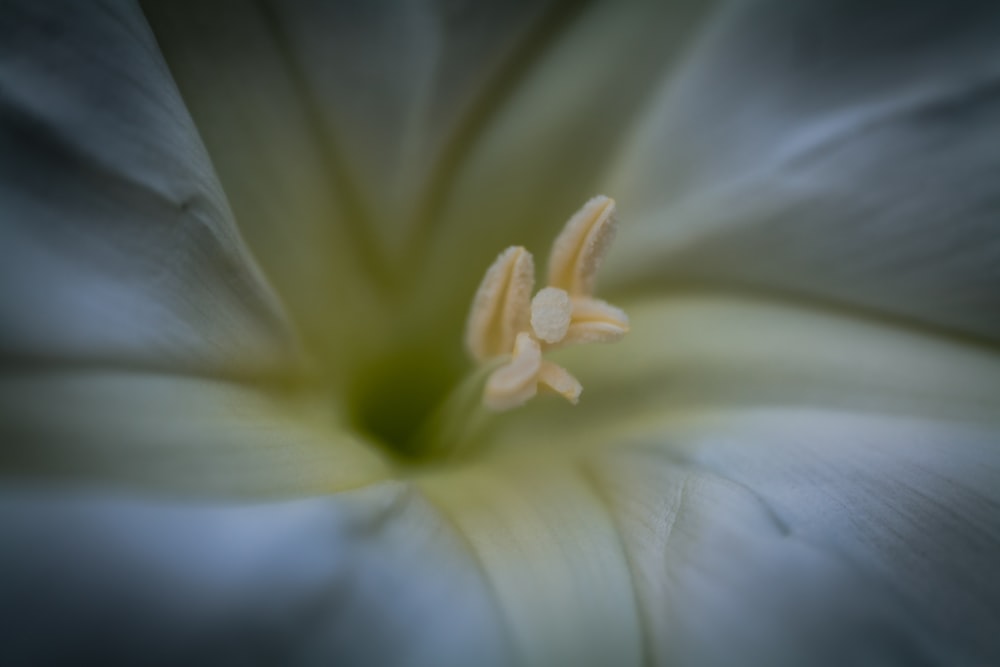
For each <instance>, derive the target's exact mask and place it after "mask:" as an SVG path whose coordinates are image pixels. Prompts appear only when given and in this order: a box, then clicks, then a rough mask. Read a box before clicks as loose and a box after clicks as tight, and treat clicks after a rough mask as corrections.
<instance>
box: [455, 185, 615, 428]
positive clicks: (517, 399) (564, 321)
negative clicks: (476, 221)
mask: <svg viewBox="0 0 1000 667" xmlns="http://www.w3.org/2000/svg"><path fill="white" fill-rule="evenodd" d="M616 227H617V220H616V218H615V202H614V200H612V199H610V198H608V197H605V196H597V197H594V198H593V199H591V200H590V201H588V202H587V203H586V204H584V205H583V207H582V208H581V209H580V210H579V211H577V212H576V213H575V214H574V215H573V217H571V218H570V219H569V222H567V223H566V226H565V227H564V228H563V230H562V232H561V233H560V234H559V236H558V237H557V238H556V240H555V242H554V243H553V244H552V251H551V253H550V254H549V261H548V267H547V269H548V274H547V275H548V277H547V283H548V284H547V285H546V286H545V287H543V288H542V289H540V290H538V292H537V293H535V294H534V296H532V293H533V292H534V288H535V264H534V258H533V257H532V255H531V253H530V252H528V251H527V250H526V249H525V248H522V247H520V246H512V247H510V248H507V249H506V250H504V251H503V252H502V253H500V255H499V256H498V257H497V259H496V261H494V262H493V264H492V265H491V266H490V268H489V269H487V271H486V275H485V276H484V277H483V281H482V283H480V285H479V289H478V290H477V292H476V296H475V298H474V299H473V302H472V309H471V310H470V312H469V319H468V324H467V326H466V334H465V345H466V349H467V351H468V353H469V355H470V356H471V357H472V359H473V360H474V361H475V362H476V363H477V364H480V365H484V364H486V363H491V362H493V361H494V360H496V359H498V358H500V357H506V358H507V360H506V362H505V363H503V364H502V365H500V366H499V367H498V368H496V370H494V371H493V372H492V373H491V374H490V376H489V378H488V379H487V380H486V386H485V389H484V390H483V403H484V404H485V405H486V407H488V408H490V409H493V410H497V411H502V410H509V409H511V408H515V407H518V406H520V405H523V404H524V403H526V402H528V401H529V400H531V399H532V398H533V397H534V396H535V395H536V394H537V393H538V392H539V390H540V389H541V390H545V391H551V392H554V393H556V394H559V395H561V396H562V397H563V398H565V399H566V400H568V401H569V402H570V403H574V404H575V403H576V402H577V401H578V400H579V399H580V393H581V392H582V391H583V387H582V386H581V385H580V382H579V381H578V380H577V379H576V378H575V377H573V375H572V374H570V372H569V371H567V370H566V369H565V368H563V367H562V366H559V365H558V364H556V363H554V362H552V361H549V360H547V359H545V358H544V354H545V352H547V351H549V350H552V349H555V348H559V347H565V346H567V345H577V344H582V343H612V342H615V341H618V340H621V338H622V337H623V336H624V335H625V334H626V333H628V330H629V321H628V316H627V315H626V314H625V313H624V311H622V310H621V309H620V308H616V307H615V306H612V305H611V304H609V303H606V302H604V301H601V300H600V299H596V298H594V296H593V291H594V288H595V285H596V278H597V271H598V269H599V268H600V265H601V262H602V261H603V259H604V255H605V254H606V253H607V250H608V248H609V247H610V245H611V242H612V240H614V236H615V231H616Z"/></svg>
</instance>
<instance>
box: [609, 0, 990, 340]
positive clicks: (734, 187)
mask: <svg viewBox="0 0 1000 667" xmlns="http://www.w3.org/2000/svg"><path fill="white" fill-rule="evenodd" d="M678 72H679V74H678V76H677V77H676V78H674V79H672V80H667V81H665V82H664V84H663V85H662V88H661V91H660V94H659V97H658V100H657V101H656V102H655V103H653V104H651V105H650V107H649V110H648V111H647V116H646V119H645V120H644V122H643V123H642V124H641V126H639V127H638V128H637V130H636V132H635V135H634V137H633V142H632V144H631V146H630V147H629V148H628V149H626V150H625V151H624V152H623V155H622V156H621V159H620V161H619V162H618V163H617V164H616V166H615V168H614V170H613V175H612V176H611V180H610V182H609V186H608V189H609V194H614V195H616V196H617V197H618V198H619V203H620V209H621V214H622V218H623V220H625V221H626V222H625V225H626V226H625V229H624V230H623V232H622V234H621V237H620V243H619V244H618V245H617V247H616V248H615V250H614V254H613V256H612V257H611V259H610V262H609V266H608V267H607V269H608V272H607V273H606V274H605V277H606V278H608V279H609V281H610V282H613V283H615V284H617V285H622V286H624V285H629V286H633V287H637V288H648V287H653V286H655V285H659V286H662V285H664V284H675V285H676V284H692V283H693V284H702V285H706V284H707V285H717V286H725V287H729V288H733V287H735V288H747V289H756V290H767V291H777V292H781V293H791V294H797V295H803V296H806V297H809V298H813V299H825V300H828V301H834V302H837V303H841V304H847V305H850V306H856V307H860V308H864V309H869V310H872V311H877V312H881V313H891V314H895V315H899V316H904V317H906V318H910V319H915V320H919V321H921V322H924V323H929V324H932V325H935V326H939V327H946V328H949V329H952V330H956V331H960V332H963V333H967V334H973V335H976V336H983V337H988V338H991V339H993V340H996V339H997V338H998V337H1000V289H998V286H1000V218H998V217H997V210H998V207H1000V199H998V189H997V179H998V176H997V175H998V173H1000V133H998V132H997V131H996V127H997V122H998V119H1000V6H998V5H997V4H996V3H993V2H975V1H971V0H970V1H963V2H950V3H935V2H909V1H905V0H896V1H893V2H882V3H877V4H875V3H861V2H848V3H845V2H834V1H824V2H810V3H804V4H798V5H796V6H794V7H789V6H788V4H787V3H784V2H780V1H776V0H762V1H759V2H745V3H734V4H733V5H732V6H731V7H730V8H729V9H728V10H727V11H725V12H722V13H721V14H720V15H719V16H718V17H717V20H716V21H715V22H714V24H713V26H712V29H711V30H710V31H708V32H707V33H706V34H705V35H704V37H703V38H702V39H701V41H700V42H699V44H698V45H697V46H696V47H695V48H694V49H692V51H691V53H690V54H689V56H688V59H687V61H686V62H685V63H684V64H683V65H682V66H681V67H680V68H679V69H678Z"/></svg>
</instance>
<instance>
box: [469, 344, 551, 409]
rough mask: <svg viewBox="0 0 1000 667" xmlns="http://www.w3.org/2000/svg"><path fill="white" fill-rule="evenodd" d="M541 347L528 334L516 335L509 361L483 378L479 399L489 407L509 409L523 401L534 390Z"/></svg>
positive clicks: (540, 359)
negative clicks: (484, 386) (487, 377)
mask: <svg viewBox="0 0 1000 667" xmlns="http://www.w3.org/2000/svg"><path fill="white" fill-rule="evenodd" d="M541 368H542V347H541V345H539V343H538V341H537V340H535V339H534V338H532V337H531V334H529V333H527V332H522V333H519V334H518V335H517V340H516V341H515V343H514V351H513V353H512V354H511V359H510V362H508V363H507V364H506V365H504V366H501V367H500V368H498V369H497V370H495V371H493V374H492V375H490V377H489V379H488V380H487V381H486V390H485V392H484V393H483V402H484V403H485V404H486V407H488V408H491V409H493V410H509V409H511V408H516V407H517V406H519V405H523V404H524V403H526V402H527V401H528V400H529V399H531V397H533V396H534V395H535V394H536V393H537V392H538V374H539V371H540V370H541Z"/></svg>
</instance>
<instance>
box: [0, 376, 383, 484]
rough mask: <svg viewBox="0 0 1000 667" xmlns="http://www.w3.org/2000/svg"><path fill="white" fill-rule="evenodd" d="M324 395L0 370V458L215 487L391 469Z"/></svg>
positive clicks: (40, 469)
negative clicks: (348, 426)
mask: <svg viewBox="0 0 1000 667" xmlns="http://www.w3.org/2000/svg"><path fill="white" fill-rule="evenodd" d="M330 414H331V405H330V399H328V398H325V397H322V396H320V397H317V396H313V395H311V394H308V393H302V392H281V391H276V390H275V391H265V390H263V389H260V388H255V387H252V386H246V385H240V384H237V383H232V382H223V381H212V380H208V379H202V378H190V377H184V376H176V375H166V374H159V375H157V374H142V373H135V372H128V373H117V372H110V371H97V370H91V371H81V370H63V371H49V372H45V373H40V372H34V371H29V372H21V373H16V372H9V373H7V374H6V375H5V376H4V377H3V378H2V379H0V442H3V443H4V446H3V447H2V448H0V469H2V470H3V471H4V472H5V473H6V474H7V475H12V476H15V477H18V478H22V479H46V480H67V481H76V482H79V483H86V484H100V485H105V486H109V487H116V488H129V489H134V490H145V491H154V490H155V491H159V492H165V493H170V494H187V495H195V496H209V497H223V498H258V499H259V498H275V497H276V498H288V497H297V496H303V495H308V494H318V493H331V492H335V491H342V490H344V489H352V488H357V487H359V486H363V485H365V484H371V483H372V482H375V481H380V480H383V479H386V478H387V477H388V476H389V475H390V474H391V473H390V470H389V466H388V464H387V462H386V461H385V460H383V459H382V457H380V456H379V455H378V453H377V451H378V450H377V448H376V447H375V446H374V445H373V444H372V443H370V442H366V441H364V440H362V439H361V438H360V437H359V436H357V435H355V434H352V433H351V432H350V431H349V430H348V429H346V428H345V425H344V424H343V423H338V421H335V420H334V419H332V418H331V416H330Z"/></svg>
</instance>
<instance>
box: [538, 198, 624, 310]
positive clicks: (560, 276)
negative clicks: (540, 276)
mask: <svg viewBox="0 0 1000 667" xmlns="http://www.w3.org/2000/svg"><path fill="white" fill-rule="evenodd" d="M617 224H618V223H617V221H616V219H615V202H614V200H613V199H610V198H608V197H605V196H603V195H600V196H597V197H594V198H593V199H591V200H590V201H588V202H587V203H586V204H584V205H583V208H581V209H580V210H579V211H577V212H576V214H575V215H573V217H572V218H570V219H569V222H567V223H566V227H565V228H564V229H563V231H562V233H561V234H559V236H558V237H557V238H556V240H555V243H553V244H552V252H551V254H550V255H549V285H552V286H554V287H560V288H562V289H564V290H566V291H567V292H569V294H570V295H571V296H578V295H590V294H592V293H593V291H594V283H595V281H596V277H597V269H598V268H600V264H601V261H602V260H603V259H604V255H605V254H606V253H607V251H608V248H609V247H610V246H611V242H612V241H613V240H614V238H615V231H616V229H617Z"/></svg>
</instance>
